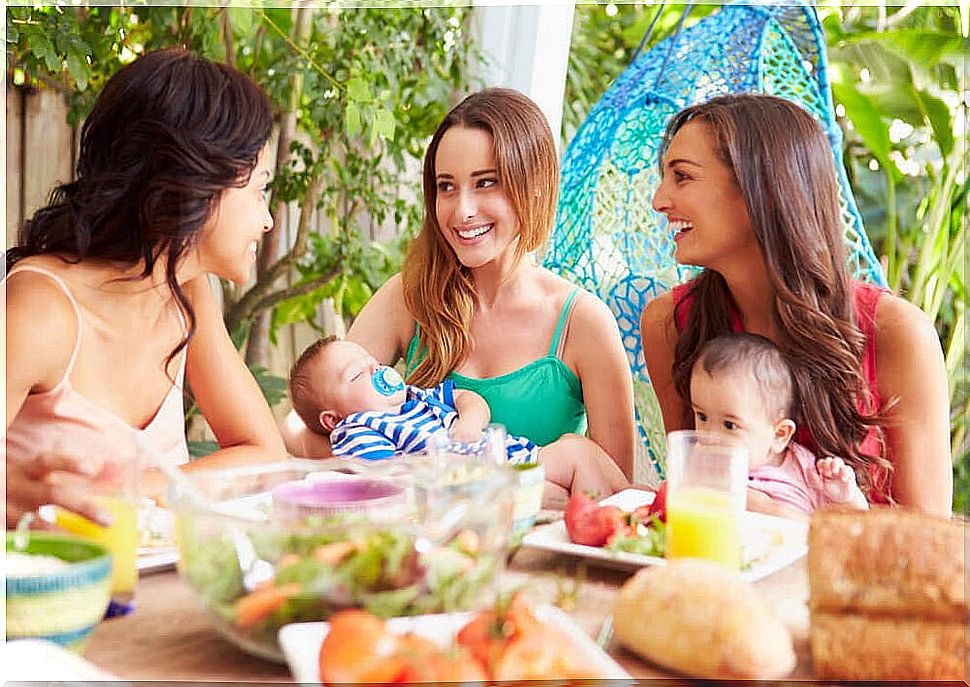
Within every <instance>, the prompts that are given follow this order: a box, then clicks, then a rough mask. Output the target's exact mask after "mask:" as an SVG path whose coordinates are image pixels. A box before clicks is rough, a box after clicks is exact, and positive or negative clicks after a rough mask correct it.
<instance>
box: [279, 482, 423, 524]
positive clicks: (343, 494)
mask: <svg viewBox="0 0 970 687" xmlns="http://www.w3.org/2000/svg"><path fill="white" fill-rule="evenodd" d="M408 511H409V502H408V494H407V491H406V490H405V489H404V488H403V487H401V486H398V485H396V484H394V483H392V482H391V481H389V480H386V479H379V478H372V477H362V476H346V475H340V474H339V473H337V474H336V475H335V474H334V473H330V474H329V475H328V474H327V473H318V474H311V475H307V477H306V478H304V479H302V480H297V481H293V482H284V483H283V484H280V485H278V486H276V487H275V488H274V489H273V515H274V516H276V517H279V518H282V519H285V520H298V519H301V518H304V517H306V516H308V515H335V514H338V513H363V514H366V515H367V516H368V518H369V519H372V520H380V521H389V520H396V519H398V518H401V517H404V516H405V515H406V514H407V513H408Z"/></svg>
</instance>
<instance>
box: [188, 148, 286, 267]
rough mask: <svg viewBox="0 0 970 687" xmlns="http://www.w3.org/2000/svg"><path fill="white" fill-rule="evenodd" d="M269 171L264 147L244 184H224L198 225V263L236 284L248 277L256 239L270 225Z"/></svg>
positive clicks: (268, 162) (253, 260)
mask: <svg viewBox="0 0 970 687" xmlns="http://www.w3.org/2000/svg"><path fill="white" fill-rule="evenodd" d="M271 175H272V173H271V171H270V159H269V155H268V153H267V147H264V148H263V150H262V152H260V154H259V157H258V158H257V159H256V166H255V168H253V171H252V173H251V174H250V175H249V180H248V182H247V183H246V185H245V186H240V187H235V186H233V187H230V188H227V189H226V190H225V191H223V192H222V194H221V195H220V196H219V199H218V201H217V202H216V203H215V207H214V208H213V211H212V215H211V216H210V217H209V220H208V221H207V222H206V224H205V226H204V227H203V229H202V240H201V242H200V244H199V249H198V257H199V263H200V265H201V266H202V268H203V269H204V270H205V271H206V272H211V273H213V274H216V275H218V276H220V277H222V278H223V279H228V280H230V281H233V282H235V283H236V284H244V283H246V282H247V281H248V280H249V278H250V275H251V274H252V270H253V266H254V264H255V262H256V248H257V247H258V246H259V240H260V239H261V238H262V236H263V234H264V233H266V232H267V231H269V230H270V229H272V228H273V216H272V215H271V214H270V211H269V206H268V204H267V195H266V186H267V185H268V184H269V181H270V177H271Z"/></svg>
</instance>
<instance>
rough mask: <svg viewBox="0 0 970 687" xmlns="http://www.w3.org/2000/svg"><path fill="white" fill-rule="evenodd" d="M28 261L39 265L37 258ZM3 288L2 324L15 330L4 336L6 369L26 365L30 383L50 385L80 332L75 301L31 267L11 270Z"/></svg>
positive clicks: (65, 364)
mask: <svg viewBox="0 0 970 687" xmlns="http://www.w3.org/2000/svg"><path fill="white" fill-rule="evenodd" d="M26 265H27V263H26V262H25V263H24V265H23V266H26ZM31 265H32V266H39V265H38V264H37V262H36V261H32V262H31ZM23 266H22V267H23ZM45 266H46V265H45ZM49 272H50V273H51V274H55V275H57V276H58V277H61V275H60V274H58V273H57V272H54V271H53V270H50V271H49ZM2 291H3V294H2V296H3V297H4V300H5V303H6V307H5V309H4V320H5V328H6V329H7V331H8V332H16V336H13V337H11V336H8V337H7V363H8V371H10V370H11V369H13V368H19V367H21V366H23V365H29V366H30V368H31V370H32V372H31V376H32V377H34V379H32V380H31V383H32V384H38V385H40V386H41V387H44V388H47V387H50V386H53V385H54V384H56V383H57V380H58V379H59V378H60V377H61V376H62V374H63V371H64V369H65V368H66V367H67V365H68V361H69V359H70V357H71V354H72V352H73V350H74V346H75V343H76V341H77V337H78V334H79V332H80V322H79V320H78V312H77V310H75V306H74V304H73V303H72V302H71V299H70V297H69V296H68V294H67V293H66V292H65V291H64V288H63V287H62V286H60V285H59V284H58V283H57V282H55V281H54V280H53V279H51V278H50V277H49V276H47V275H45V274H40V273H38V272H35V271H34V270H27V269H15V270H12V271H11V273H10V274H9V275H8V277H7V278H6V279H5V280H4V282H3V285H2Z"/></svg>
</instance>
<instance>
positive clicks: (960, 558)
mask: <svg viewBox="0 0 970 687" xmlns="http://www.w3.org/2000/svg"><path fill="white" fill-rule="evenodd" d="M965 553H966V527H965V523H964V522H963V521H960V520H946V519H943V518H938V517H933V516H930V515H925V514H922V513H918V512H916V511H910V510H905V509H902V508H898V509H889V508H876V509H873V510H871V511H869V512H859V511H842V510H823V511H818V512H816V513H815V514H814V515H813V516H812V521H811V525H810V527H809V534H808V575H809V608H810V610H811V647H812V660H813V663H814V671H815V675H816V677H817V678H819V679H837V680H960V679H964V678H966V672H967V663H966V661H967V650H968V645H967V635H968V630H967V627H966V625H965V622H966V617H967V615H968V613H970V606H968V605H967V597H966V583H967V578H966V562H965V560H966V559H965Z"/></svg>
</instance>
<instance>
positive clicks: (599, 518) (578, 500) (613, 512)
mask: <svg viewBox="0 0 970 687" xmlns="http://www.w3.org/2000/svg"><path fill="white" fill-rule="evenodd" d="M625 518H626V515H625V513H624V512H623V511H622V510H620V509H619V508H617V507H616V506H598V505H597V504H596V502H595V501H593V499H592V498H590V497H589V496H587V495H586V494H573V496H572V497H570V499H569V503H568V504H567V505H566V516H565V520H566V532H567V533H568V534H569V539H570V541H572V542H574V543H576V544H584V545H586V546H603V544H605V543H606V542H607V540H608V539H609V538H610V536H612V534H613V533H614V532H616V530H617V529H618V528H619V527H620V526H621V525H622V524H623V521H624V520H625Z"/></svg>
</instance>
